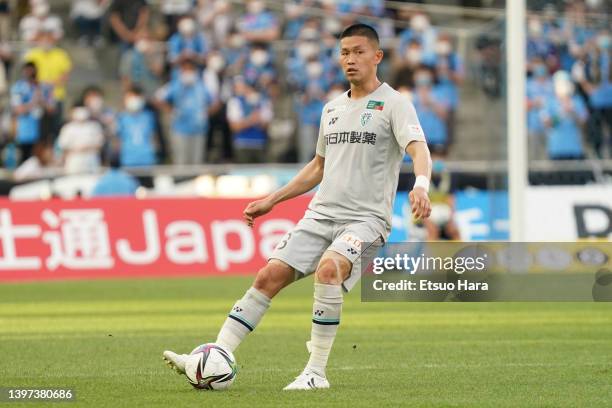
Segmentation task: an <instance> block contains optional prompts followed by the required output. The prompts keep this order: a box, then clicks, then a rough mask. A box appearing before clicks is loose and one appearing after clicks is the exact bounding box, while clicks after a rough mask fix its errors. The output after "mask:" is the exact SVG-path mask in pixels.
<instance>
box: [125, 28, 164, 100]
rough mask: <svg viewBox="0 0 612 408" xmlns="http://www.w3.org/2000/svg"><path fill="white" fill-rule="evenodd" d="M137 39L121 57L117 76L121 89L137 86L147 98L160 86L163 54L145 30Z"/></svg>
mask: <svg viewBox="0 0 612 408" xmlns="http://www.w3.org/2000/svg"><path fill="white" fill-rule="evenodd" d="M137 38H138V39H137V40H136V43H135V44H134V47H133V48H132V49H129V50H127V51H126V52H124V53H123V54H122V55H121V60H120V61H119V75H120V77H121V82H122V84H123V89H129V88H131V87H132V86H133V85H136V84H138V85H139V86H141V87H142V88H143V90H144V92H145V95H146V97H147V98H149V97H152V96H153V94H154V93H155V91H156V90H157V89H159V87H160V86H161V78H162V76H163V72H164V53H163V49H161V48H160V47H159V46H158V44H157V43H155V42H154V41H153V39H152V38H151V35H150V34H149V32H148V31H147V30H143V31H141V32H139V33H138V36H137Z"/></svg>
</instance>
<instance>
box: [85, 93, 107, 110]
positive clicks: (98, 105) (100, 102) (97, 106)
mask: <svg viewBox="0 0 612 408" xmlns="http://www.w3.org/2000/svg"><path fill="white" fill-rule="evenodd" d="M85 106H87V107H88V108H89V110H90V111H91V112H92V113H99V112H100V111H102V107H103V106H104V99H102V98H100V97H99V96H90V97H89V98H87V101H85Z"/></svg>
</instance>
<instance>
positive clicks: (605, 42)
mask: <svg viewBox="0 0 612 408" xmlns="http://www.w3.org/2000/svg"><path fill="white" fill-rule="evenodd" d="M597 46H598V47H599V48H600V49H602V50H608V49H610V36H609V35H602V36H599V38H597Z"/></svg>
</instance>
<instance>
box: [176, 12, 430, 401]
mask: <svg viewBox="0 0 612 408" xmlns="http://www.w3.org/2000/svg"><path fill="white" fill-rule="evenodd" d="M340 47H341V50H340V64H341V65H342V69H343V71H344V74H345V75H346V78H347V79H348V81H349V83H350V90H349V91H347V92H345V93H343V94H342V95H340V96H338V97H337V98H335V99H333V100H332V101H330V102H328V103H327V104H326V105H325V107H324V109H323V113H322V116H321V125H320V130H319V138H318V142H317V149H316V155H315V157H314V159H312V161H311V162H310V163H308V164H307V165H306V166H305V167H304V168H303V169H302V170H301V171H300V172H299V173H298V174H297V175H296V176H295V177H294V178H293V180H291V181H290V182H289V183H288V184H287V185H286V186H284V187H283V188H281V189H280V190H278V191H276V192H274V193H272V194H270V195H269V196H267V197H266V198H264V199H261V200H258V201H254V202H252V203H250V204H249V205H248V206H247V207H246V209H245V210H244V219H245V220H246V222H247V223H248V225H250V226H252V225H253V223H254V221H255V219H256V218H257V217H260V216H262V215H264V214H267V213H268V212H270V211H271V210H272V209H273V208H274V206H275V205H276V204H278V203H280V202H282V201H285V200H289V199H291V198H293V197H296V196H298V195H300V194H303V193H305V192H307V191H310V190H311V189H312V188H314V187H315V186H317V185H320V187H319V191H318V192H317V193H316V194H315V196H314V198H313V199H312V201H311V202H310V205H309V206H308V210H307V211H306V213H305V215H304V218H303V219H302V220H301V221H300V222H299V223H298V224H297V226H296V227H295V228H294V229H293V230H292V231H291V232H289V233H287V234H286V235H285V237H284V238H283V239H282V240H281V242H280V243H279V244H278V246H277V247H276V249H275V251H274V253H273V254H272V256H271V257H270V259H269V261H268V264H267V265H266V266H264V267H263V268H262V269H261V270H260V271H259V272H258V273H257V276H256V278H255V281H254V283H253V286H252V287H251V288H249V289H248V290H247V291H246V293H245V295H244V297H243V298H242V299H240V300H238V301H237V302H236V304H235V305H234V307H233V308H232V310H231V311H230V313H229V316H228V318H227V319H226V321H225V323H224V324H223V327H222V328H221V331H220V332H219V335H218V337H217V340H216V343H218V344H220V345H222V346H224V347H227V348H228V349H229V350H231V351H234V350H235V349H236V348H237V347H238V345H239V344H240V343H241V342H242V341H243V339H244V338H245V337H246V335H247V334H248V333H250V332H251V331H253V330H254V329H255V327H256V326H257V324H258V323H259V321H260V320H261V318H262V316H263V315H264V313H265V312H266V311H267V309H268V307H269V306H270V300H271V299H272V298H273V297H274V296H276V294H277V293H279V292H280V290H281V289H283V288H284V287H285V286H287V285H289V284H290V283H292V282H294V281H295V280H296V279H300V278H303V277H305V276H307V275H309V274H312V273H314V275H315V284H314V304H313V308H312V311H313V314H312V330H311V340H310V341H309V342H308V343H307V347H308V350H309V351H310V358H309V360H308V363H307V364H306V368H305V369H304V370H303V371H302V373H301V374H300V375H299V376H298V377H297V378H296V379H295V381H293V382H292V383H291V384H289V385H288V386H286V387H285V390H312V389H318V388H329V382H328V381H327V378H326V376H325V368H326V365H327V359H328V357H329V354H330V351H331V348H332V343H333V341H334V338H335V337H336V332H337V330H338V324H339V323H340V314H341V310H342V300H343V290H344V291H349V290H350V289H351V288H352V287H353V285H354V284H355V283H356V282H357V281H358V279H359V278H360V275H361V270H360V269H361V268H360V257H362V256H364V257H367V256H368V254H369V253H373V252H375V251H376V250H377V249H378V248H379V247H380V246H381V245H382V244H383V242H384V240H385V239H386V237H387V236H388V234H389V232H390V230H391V216H392V207H393V200H394V199H395V193H396V189H397V182H398V177H399V170H400V165H401V163H402V158H403V156H404V153H408V154H409V155H410V156H411V157H412V160H413V163H414V172H415V175H416V182H415V185H414V187H413V189H412V191H411V192H410V201H411V206H412V212H413V214H414V216H415V217H417V218H426V217H428V216H429V214H430V212H431V207H430V202H429V197H428V189H429V180H430V177H431V158H430V154H429V150H428V148H427V143H426V141H425V136H424V134H423V131H422V129H421V126H420V124H419V120H418V118H417V115H416V113H415V110H414V107H413V105H412V103H411V102H410V101H409V100H408V98H406V97H405V96H403V95H402V94H400V93H399V92H397V91H395V90H394V89H392V88H391V87H390V86H389V85H387V84H386V83H381V82H380V81H379V80H378V78H377V76H376V69H377V66H378V64H379V63H380V62H381V60H382V58H383V52H382V51H381V50H380V48H379V41H378V35H377V33H376V31H375V30H374V29H373V28H372V27H370V26H368V25H365V24H355V25H352V26H350V27H348V28H347V29H345V30H344V32H343V33H342V35H341V36H340ZM164 358H165V359H166V361H167V362H168V364H169V365H170V366H171V367H172V368H174V369H175V370H177V371H178V372H179V373H182V374H184V373H185V363H186V361H187V360H188V358H189V356H187V355H184V354H183V355H179V354H176V353H173V352H171V351H165V352H164Z"/></svg>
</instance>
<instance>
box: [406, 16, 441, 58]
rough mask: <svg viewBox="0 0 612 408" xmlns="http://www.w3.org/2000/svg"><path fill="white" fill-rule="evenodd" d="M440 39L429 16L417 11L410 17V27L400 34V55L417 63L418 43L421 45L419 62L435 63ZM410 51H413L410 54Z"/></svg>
mask: <svg viewBox="0 0 612 408" xmlns="http://www.w3.org/2000/svg"><path fill="white" fill-rule="evenodd" d="M437 39H438V32H437V30H436V29H435V28H434V27H433V26H432V25H431V23H430V21H429V17H428V16H427V15H425V14H422V13H417V14H415V15H413V16H412V18H411V19H410V28H407V29H406V30H404V31H403V32H402V33H401V34H400V42H399V48H398V55H400V56H401V57H404V58H406V59H407V60H408V61H409V62H412V63H416V62H417V61H416V51H414V49H416V45H415V44H418V45H419V51H420V53H419V55H418V57H419V58H418V62H419V63H423V64H426V65H434V63H435V47H436V42H437ZM409 53H413V55H410V54H409Z"/></svg>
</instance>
